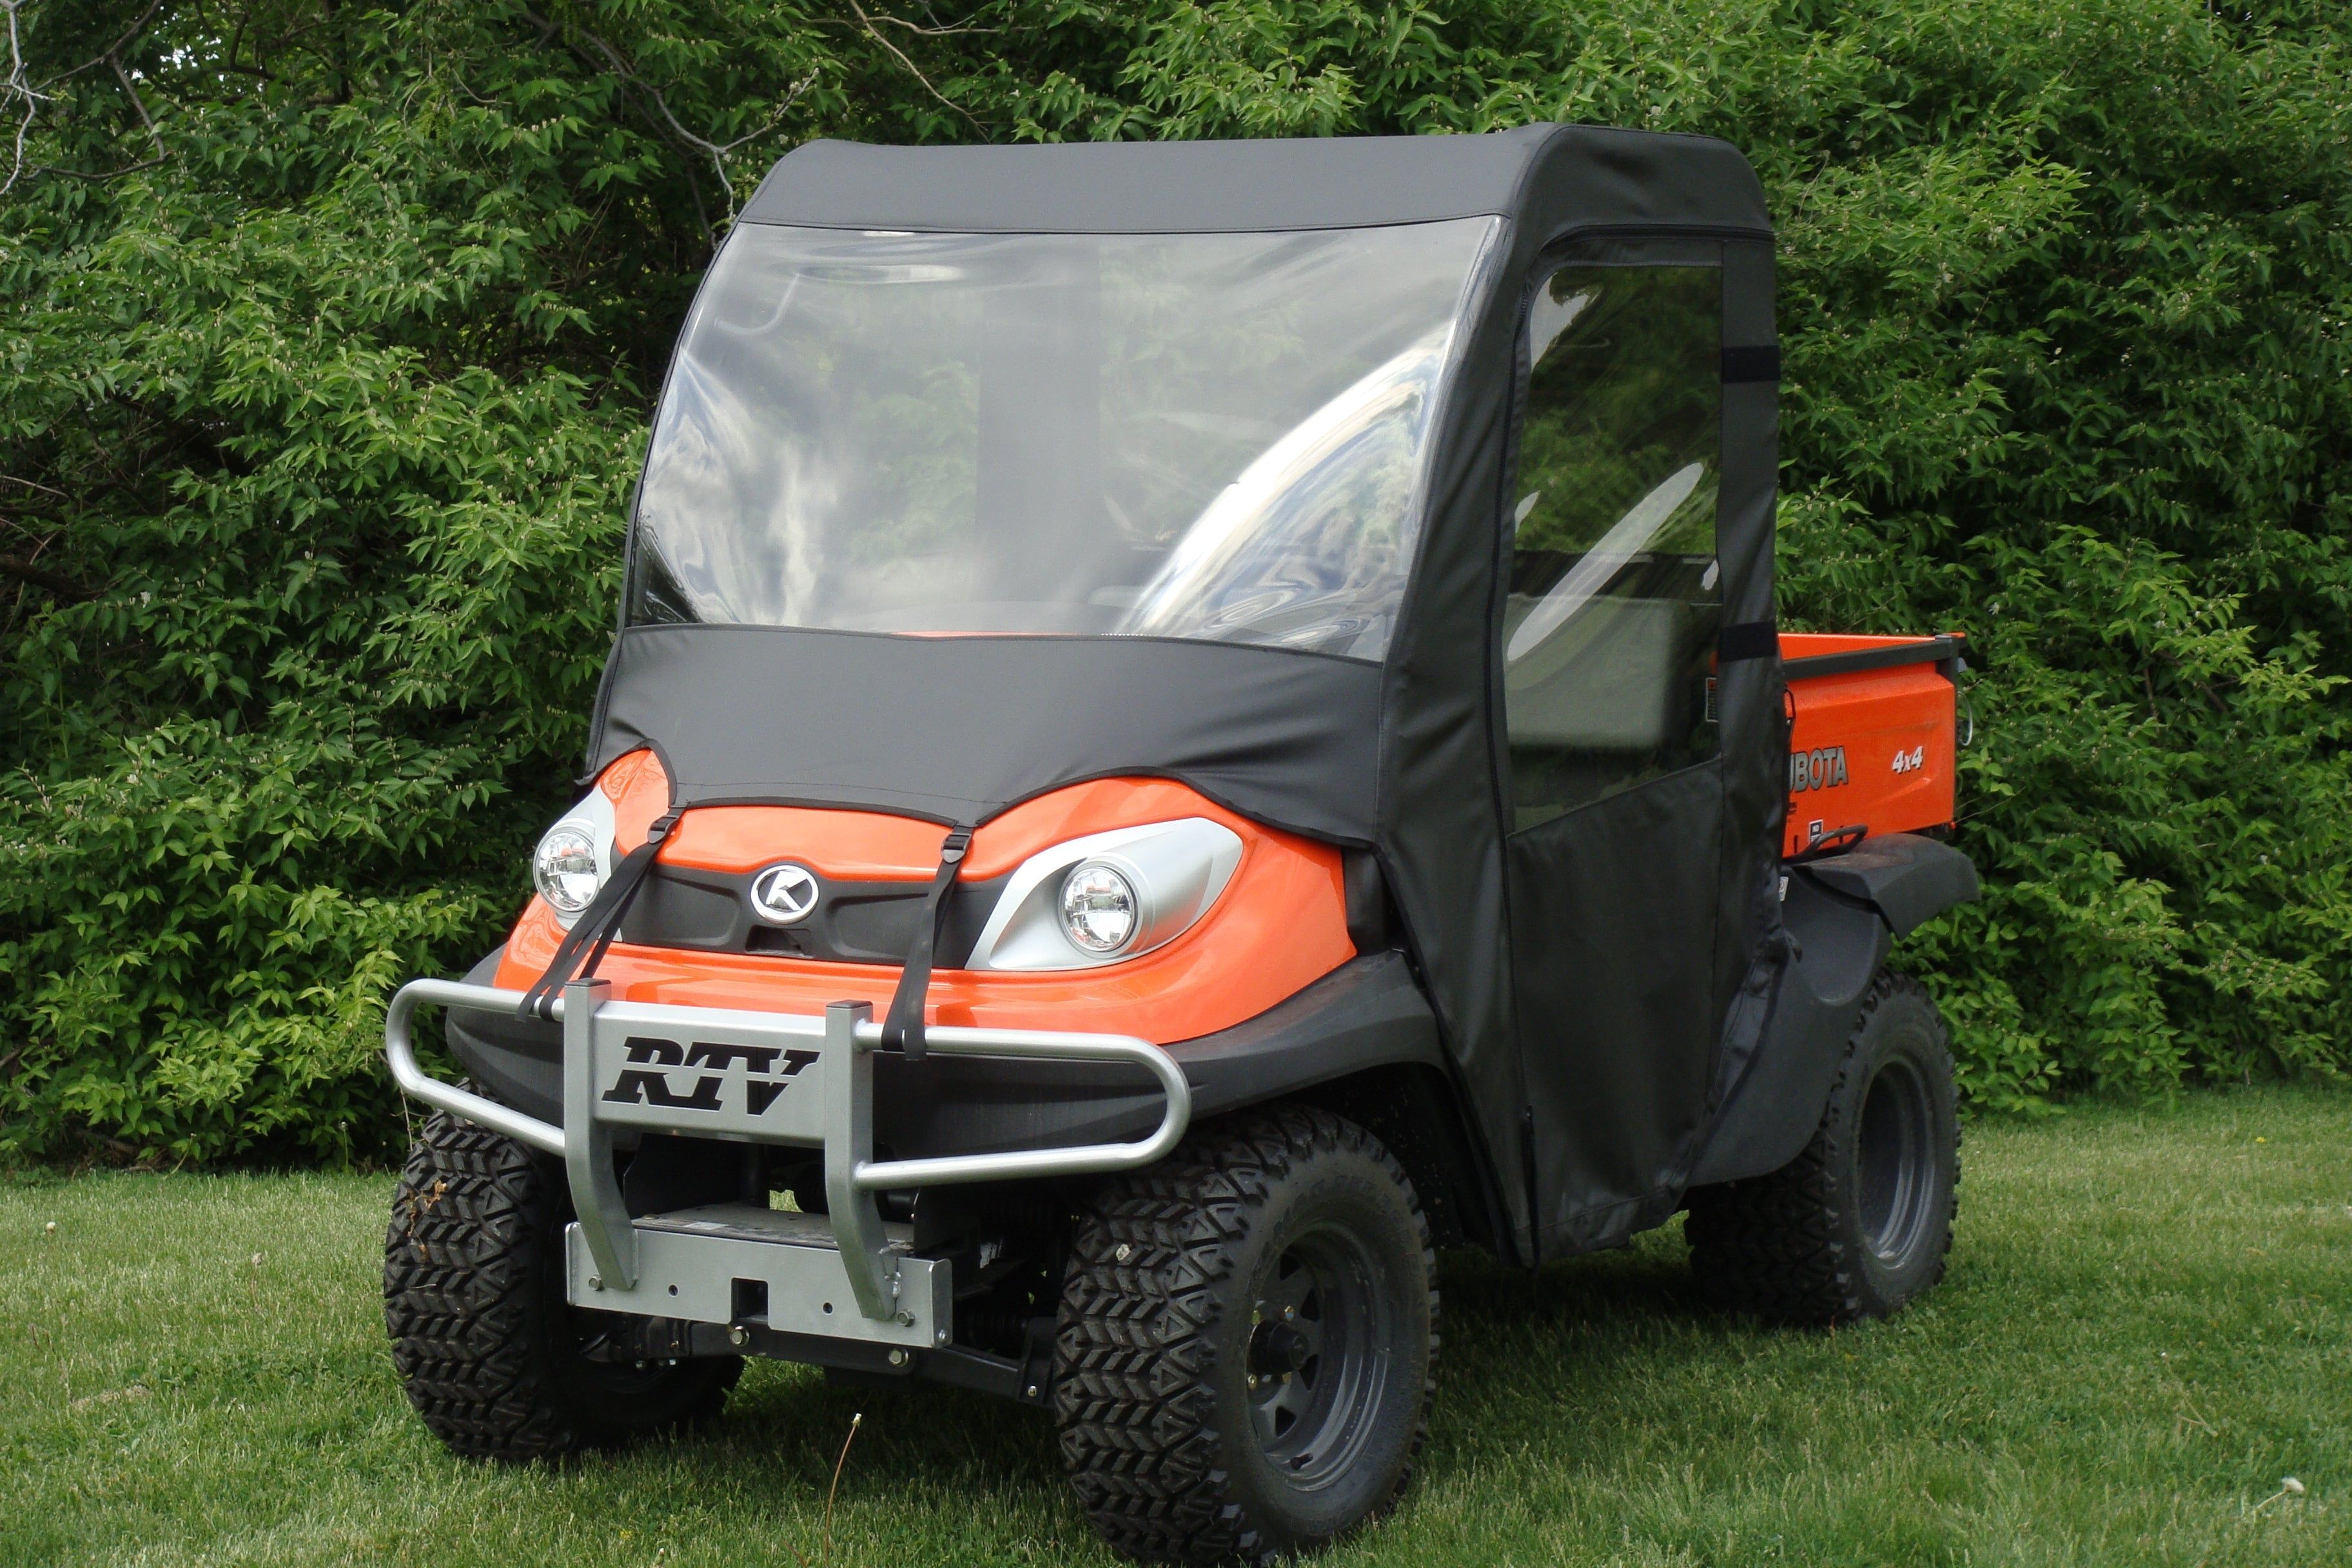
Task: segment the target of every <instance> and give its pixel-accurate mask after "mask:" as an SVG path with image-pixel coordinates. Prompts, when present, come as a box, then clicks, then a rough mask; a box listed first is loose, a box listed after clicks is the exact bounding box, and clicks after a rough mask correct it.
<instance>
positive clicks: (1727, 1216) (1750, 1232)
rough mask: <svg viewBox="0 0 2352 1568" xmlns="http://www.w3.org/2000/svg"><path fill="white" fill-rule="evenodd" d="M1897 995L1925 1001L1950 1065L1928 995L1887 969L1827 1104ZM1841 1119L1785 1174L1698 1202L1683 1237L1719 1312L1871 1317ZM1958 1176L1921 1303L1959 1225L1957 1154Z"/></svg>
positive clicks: (1835, 1099) (1817, 1135)
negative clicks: (1848, 1231) (1847, 1200)
mask: <svg viewBox="0 0 2352 1568" xmlns="http://www.w3.org/2000/svg"><path fill="white" fill-rule="evenodd" d="M1898 996H1902V997H1911V998H1916V999H1917V1000H1918V1001H1919V1002H1920V1003H1921V1004H1922V1005H1925V1007H1926V1009H1927V1016H1928V1018H1929V1020H1930V1027H1931V1031H1932V1033H1933V1036H1934V1038H1935V1043H1936V1046H1937V1049H1939V1050H1940V1051H1942V1052H1943V1053H1945V1055H1946V1056H1947V1057H1948V1055H1949V1053H1950V1050H1951V1036H1950V1031H1949V1030H1948V1029H1947V1028H1946V1026H1945V1025H1944V1021H1943V1018H1942V1016H1940V1015H1939V1014H1938V1013H1937V1010H1936V1005H1935V1002H1934V1000H1933V999H1932V998H1930V997H1929V996H1928V994H1927V989H1926V987H1924V986H1922V985H1921V984H1919V983H1918V982H1917V981H1916V980H1914V979H1912V978H1911V977H1910V976H1909V975H1907V974H1904V973H1900V972H1898V971H1895V970H1885V971H1882V972H1881V973H1879V975H1878V976H1877V978H1876V979H1874V980H1873V981H1872V982H1871V985H1870V990H1869V992H1868V993H1867V994H1866V995H1865V996H1864V999H1863V1004H1862V1013H1861V1016H1859V1017H1858V1018H1857V1019H1856V1020H1855V1023H1854V1026H1853V1033H1852V1034H1851V1035H1850V1036H1848V1037H1847V1039H1846V1048H1845V1056H1844V1058H1843V1061H1841V1062H1840V1064H1839V1067H1838V1075H1837V1078H1836V1079H1835V1080H1834V1081H1833V1082H1832V1086H1831V1089H1830V1093H1829V1097H1828V1100H1827V1102H1826V1103H1827V1105H1828V1106H1830V1107H1832V1108H1834V1107H1836V1106H1837V1105H1839V1104H1840V1103H1842V1102H1843V1100H1844V1098H1845V1095H1846V1093H1847V1089H1848V1086H1849V1082H1850V1080H1851V1079H1852V1078H1853V1074H1854V1072H1855V1071H1856V1070H1857V1068H1859V1067H1861V1066H1862V1065H1863V1064H1861V1063H1860V1062H1859V1061H1858V1060H1857V1053H1858V1051H1859V1048H1860V1047H1861V1045H1862V1043H1863V1041H1864V1037H1866V1036H1867V1035H1868V1033H1869V1031H1870V1026H1871V1023H1872V1021H1873V1019H1874V1018H1875V1017H1876V1016H1877V1014H1878V1012H1879V1010H1880V1009H1882V1008H1883V1007H1885V1006H1886V1005H1887V1004H1888V1003H1889V1002H1891V1001H1893V1000H1894V999H1895V998H1896V997H1898ZM1832 1115H1833V1112H1832V1110H1824V1112H1823V1115H1822V1126H1821V1127H1820V1128H1819V1129H1817V1130H1816V1131H1815V1132H1814V1134H1813V1136H1812V1138H1811V1141H1809V1142H1807V1143H1806V1145H1805V1147H1804V1149H1803V1151H1802V1152H1800V1153H1799V1154H1798V1156H1797V1157H1796V1158H1795V1159H1794V1160H1791V1161H1790V1163H1788V1164H1786V1165H1784V1166H1782V1167H1781V1168H1780V1170H1778V1171H1774V1172H1772V1173H1769V1175H1763V1176H1754V1177H1749V1178H1748V1179H1746V1180H1743V1181H1737V1182H1727V1183H1724V1184H1721V1185H1719V1186H1713V1187H1706V1188H1700V1189H1696V1190H1695V1191H1693V1193H1692V1194H1691V1203H1690V1212H1689V1215H1687V1216H1686V1217H1685V1220H1684V1228H1683V1234H1684V1237H1685V1240H1686V1241H1687V1242H1688V1243H1689V1245H1690V1249H1691V1268H1692V1272H1693V1274H1694V1275H1695V1276H1696V1280H1697V1284H1698V1288H1699V1291H1700V1294H1701V1295H1702V1296H1704V1297H1705V1298H1706V1300H1708V1301H1709V1302H1710V1303H1711V1304H1712V1305H1715V1306H1717V1307H1719V1308H1722V1309H1725V1310H1730V1311H1738V1312H1749V1313H1753V1314H1755V1315H1756V1316H1758V1317H1762V1318H1771V1319H1777V1320H1779V1321H1783V1322H1790V1323H1837V1322H1850V1321H1853V1320H1855V1319H1858V1318H1862V1317H1865V1316H1868V1315H1869V1311H1870V1306H1869V1301H1868V1299H1867V1298H1866V1296H1865V1295H1864V1280H1863V1277H1862V1273H1861V1268H1860V1259H1859V1258H1858V1256H1857V1255H1856V1252H1855V1250H1854V1249H1853V1247H1851V1246H1850V1245H1849V1243H1848V1242H1847V1241H1846V1240H1845V1239H1844V1238H1843V1237H1842V1236H1841V1234H1840V1226H1839V1223H1838V1216H1839V1212H1840V1203H1841V1194H1839V1192H1838V1187H1837V1175H1836V1170H1837V1165H1838V1163H1839V1162H1840V1161H1841V1160H1842V1159H1843V1151H1842V1150H1840V1149H1838V1148H1836V1147H1835V1146H1834V1145H1833V1143H1832V1129H1831V1126H1830V1122H1831V1121H1832ZM1952 1174H1953V1180H1952V1192H1951V1195H1950V1198H1949V1200H1948V1205H1947V1209H1946V1215H1945V1229H1944V1238H1943V1246H1942V1247H1940V1248H1939V1249H1938V1250H1937V1256H1936V1258H1935V1262H1934V1265H1933V1267H1932V1268H1931V1269H1930V1270H1929V1273H1928V1275H1927V1279H1926V1281H1925V1282H1924V1283H1922V1284H1921V1285H1920V1287H1919V1288H1918V1289H1917V1291H1916V1292H1915V1293H1914V1294H1915V1295H1924V1294H1926V1293H1927V1291H1928V1290H1931V1289H1934V1288H1935V1287H1936V1286H1937V1284H1939V1283H1940V1282H1941V1281H1942V1279H1943V1278H1944V1269H1945V1265H1946V1263H1947V1260H1948V1254H1949V1253H1950V1252H1951V1249H1952V1228H1951V1227H1952V1223H1953V1222H1954V1221H1957V1220H1958V1217H1959V1205H1960V1199H1959V1162H1958V1153H1957V1152H1955V1154H1954V1156H1953V1165H1952Z"/></svg>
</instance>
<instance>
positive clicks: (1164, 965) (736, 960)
mask: <svg viewBox="0 0 2352 1568" xmlns="http://www.w3.org/2000/svg"><path fill="white" fill-rule="evenodd" d="M597 787H598V788H599V789H602V790H603V791H604V794H605V795H607V796H609V797H610V798H611V799H612V801H613V805H614V819H615V826H616V829H617V831H616V833H615V841H616V842H617V843H619V844H621V845H623V846H630V845H637V844H642V843H644V842H645V840H646V830H647V828H648V827H649V826H651V824H652V823H653V820H654V818H655V817H656V816H660V815H661V813H662V812H663V811H664V810H666V809H667V806H668V804H669V781H668V779H667V777H666V776H665V775H664V774H663V773H662V768H661V763H660V762H659V761H658V760H657V759H656V757H655V755H654V753H653V752H631V753H630V754H629V755H627V756H625V757H623V758H621V759H620V760H619V761H618V762H616V763H614V764H613V765H612V766H611V767H609V768H607V769H605V770H604V774H603V776H602V777H601V778H599V779H598V781H597ZM1188 816H1202V817H1206V818H1208V819H1209V820H1210V821H1212V822H1215V823H1218V824H1220V825H1222V826H1224V827H1227V828H1230V829H1231V830H1232V831H1233V832H1234V833H1236V834H1238V835H1240V836H1241V840H1242V846H1243V847H1242V858H1241V863H1240V864H1239V865H1238V866H1237V867H1235V868H1234V874H1233V877H1232V879H1231V880H1230V881H1228V882H1227V883H1226V885H1225V889H1224V891H1223V893H1222V894H1221V895H1219V897H1218V899H1217V900H1216V902H1215V903H1214V904H1213V906H1211V908H1210V909H1209V910H1208V912H1207V913H1206V914H1204V915H1202V917H1201V919H1200V920H1199V921H1198V922H1196V923H1195V924H1194V925H1193V926H1192V928H1191V929H1190V930H1188V931H1185V932H1184V933H1183V934H1182V935H1181V936H1179V937H1177V938H1176V939H1175V940H1174V941H1173V942H1170V943H1168V944H1167V945H1166V946H1165V947H1160V948H1156V949H1154V950H1152V951H1151V952H1147V953H1144V954H1142V955H1140V956H1139V957H1136V958H1132V959H1129V960H1127V961H1125V962H1123V963H1114V964H1107V965H1104V966H1103V967H1101V968H1098V969H1079V970H1067V971H1060V972H1055V973H994V972H989V971H980V970H955V969H941V970H939V971H937V972H935V973H933V974H932V976H931V986H930V1005H929V1008H928V1009H926V1012H925V1016H926V1018H927V1019H928V1020H929V1022H931V1023H934V1024H947V1025H964V1026H978V1027H1001V1028H1026V1029H1067V1030H1075V1031H1079V1032H1101V1033H1109V1034H1123V1035H1133V1036H1137V1037H1140V1038H1142V1039H1146V1040H1149V1041H1150V1042H1151V1043H1152V1044H1154V1045H1167V1044H1171V1043H1173V1042H1175V1041H1179V1040H1189V1039H1193V1038H1196V1037H1200V1036H1202V1035H1208V1034H1213V1033H1215V1032H1216V1031H1217V1030H1219V1029H1225V1028H1230V1027H1232V1026H1234V1025H1235V1024H1239V1023H1242V1022H1243V1021H1244V1020H1246V1019H1249V1018H1254V1017H1255V1016H1257V1015H1259V1014H1260V1013H1263V1012H1265V1010H1266V1009H1267V1008H1269V1007H1272V1006H1273V1005H1276V1003H1278V1002H1281V1001H1284V1000H1285V999H1286V998H1288V997H1290V996H1292V995H1294V994H1297V992H1298V991H1300V990H1302V989H1303V988H1305V987H1306V986H1307V985H1308V984H1311V983H1312V982H1314V981H1316V980H1318V979H1320V978H1321V977H1322V976H1324V975H1325V974H1328V973H1330V972H1331V971H1332V970H1334V969H1337V968H1338V967H1339V965H1341V964H1342V963H1347V962H1348V961H1349V959H1351V958H1353V957H1355V956H1356V948H1355V944H1354V943H1353V942H1350V941H1349V937H1348V920H1347V894H1346V888H1345V883H1344V881H1343V879H1342V871H1341V868H1340V860H1339V851H1338V850H1337V849H1335V848H1333V847H1330V846H1329V845H1327V844H1318V843H1316V842H1314V841H1312V840H1310V839H1306V838H1301V837H1297V836H1296V835H1293V834H1288V833H1281V832H1276V831H1275V830H1274V829H1271V828H1267V827H1263V826H1259V825H1258V824H1256V823H1255V822H1252V821H1250V820H1249V819H1248V818H1246V817H1244V816H1236V815H1235V814H1234V813H1233V812H1230V811H1227V810H1225V809H1224V808H1223V806H1221V805H1217V804H1216V803H1215V802H1213V801H1211V800H1209V799H1208V798H1207V797H1206V796H1204V795H1201V794H1199V793H1198V792H1197V791H1194V790H1192V789H1190V788H1187V787H1186V786H1185V785H1183V784H1176V783H1174V782H1172V781H1171V780H1167V779H1151V778H1141V779H1099V780H1097V781H1095V782H1093V783H1091V784H1073V785H1071V786H1070V787H1068V788H1066V789H1058V790H1055V791H1053V792H1052V793H1051V794H1048V795H1040V796H1038V797H1037V798H1036V799H1034V800H1030V801H1025V802H1024V803H1023V804H1021V805H1016V806H1014V807H1013V809H1012V810H1010V811H1007V812H1006V813H1004V814H1003V816H999V817H996V818H995V819H993V820H992V821H991V822H989V823H988V824H987V825H985V826H982V827H981V828H980V829H979V830H978V831H976V832H975V833H974V834H973V835H972V839H971V851H970V853H969V854H968V855H967V856H966V857H965V859H964V861H963V867H962V875H963V877H964V878H965V879H969V880H974V881H980V880H986V879H989V878H992V877H999V876H1003V875H1004V874H1005V873H1006V872H1009V871H1011V870H1013V868H1016V867H1018V866H1019V865H1020V864H1021V863H1022V862H1023V861H1024V860H1025V859H1027V858H1029V857H1030V856H1032V855H1034V854H1036V853H1038V852H1039V851H1040V850H1043V849H1047V848H1050V847H1053V846H1054V845H1055V844H1059V843H1062V842H1065V841H1066V840H1068V839H1071V838H1076V837H1080V836H1081V835H1084V834H1089V833H1100V832H1104V831H1106V830H1108V829H1110V828H1115V827H1130V826H1141V825H1143V824H1147V823H1153V822H1168V821H1172V820H1175V819H1178V818H1181V817H1188ZM947 831H948V830H947V829H946V828H945V827H943V826H940V825H939V824H938V823H934V822H925V821H922V820H920V819H919V818H916V817H910V816H888V815H886V814H883V813H878V812H866V811H844V810H835V809H824V808H816V807H807V806H787V805H714V806H704V807H701V808H700V809H698V810H695V811H690V812H688V813H687V814H686V815H685V816H682V817H680V818H679V819H678V822H677V826H676V827H675V828H674V829H672V831H671V832H670V834H669V837H667V839H665V840H664V841H663V844H662V847H661V849H660V851H659V853H658V855H657V857H656V859H657V861H658V863H659V864H661V865H665V866H678V867H689V868H700V869H705V870H714V871H751V870H756V869H758V868H761V867H762V866H765V865H769V864H771V863H772V862H773V861H776V860H778V859H782V858H787V857H789V858H793V859H794V860H798V861H800V862H802V863H803V864H804V865H806V866H808V867H809V868H811V869H813V870H814V871H816V872H817V873H818V874H819V875H821V876H824V877H829V878H836V879H854V880H858V881H904V882H929V880H930V879H931V877H932V875H933V873H934V871H935V870H936V869H937V868H938V866H939V863H940V844H941V842H942V841H943V840H944V839H945V838H946V837H947ZM562 940H563V929H562V927H561V926H560V925H558V924H557V922H556V919H555V913H554V911H553V910H551V909H549V908H548V906H547V903H546V901H545V900H541V899H539V898H536V897H534V898H533V899H532V900H530V905H529V907H527V908H526V909H525V910H523V914H522V918H521V920H520V921H518V922H516V925H515V928H514V932H513V934H512V935H511V936H510V937H509V939H508V941H507V946H506V952H505V955H504V957H503V958H502V959H501V960H500V962H499V969H498V975H497V979H496V981H495V982H494V984H499V985H501V986H505V987H508V988H509V989H512V990H525V989H528V988H529V987H530V984H532V983H533V982H534V981H536V980H538V978H539V977H540V975H541V973H542V972H543V971H545V969H546V968H547V965H548V964H549V963H550V962H551V961H552V960H553V958H554V957H555V950H556V947H557V945H558V944H559V943H560V942H562ZM596 973H597V974H598V976H599V977H600V978H602V979H604V980H609V981H611V982H612V983H613V994H614V997H615V998H616V999H618V1000H621V1001H627V1002H659V1003H669V1004H673V1005H679V1006H690V1007H731V1008H740V1009H743V1010H746V1011H750V1012H768V1013H803V1014H809V1013H822V1012H823V1011H824V1007H825V1005H826V1004H827V1003H830V1002H845V1001H846V1002H871V1003H873V1004H874V1005H875V1008H876V1010H877V1012H879V1011H882V1010H885V1009H887V1007H888V1006H889V1005H890V996H891V993H892V991H893V990H894V989H895V988H896V986H897V984H898V968H897V967H896V966H895V965H888V964H875V963H835V962H828V961H824V960H815V959H805V958H792V957H785V956H779V955H770V954H765V953H731V952H682V951H679V950H677V949H672V948H658V947H642V946H636V945H633V944H631V943H629V942H614V944H613V947H612V951H611V952H609V953H607V954H606V956H605V959H604V963H603V964H602V965H600V966H599V967H598V969H597V972H596Z"/></svg>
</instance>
